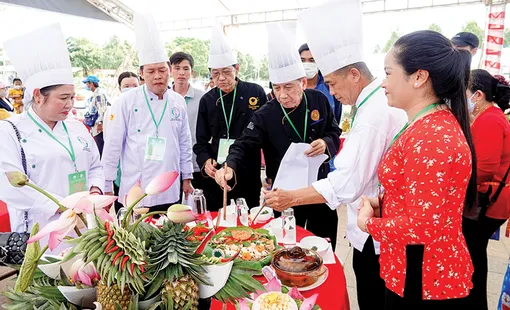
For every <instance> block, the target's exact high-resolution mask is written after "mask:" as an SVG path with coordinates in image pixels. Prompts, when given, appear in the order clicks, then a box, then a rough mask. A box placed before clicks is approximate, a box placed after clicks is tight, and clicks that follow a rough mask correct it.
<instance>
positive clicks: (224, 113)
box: [220, 87, 237, 140]
mask: <svg viewBox="0 0 510 310" xmlns="http://www.w3.org/2000/svg"><path fill="white" fill-rule="evenodd" d="M236 94H237V87H236V88H234V98H232V108H231V109H230V118H229V119H227V111H225V103H224V102H223V94H222V92H221V89H220V100H221V108H222V109H223V116H224V117H225V124H226V125H227V140H230V125H231V124H232V115H234V105H235V103H236Z"/></svg>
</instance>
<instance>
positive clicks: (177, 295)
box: [161, 275, 198, 310]
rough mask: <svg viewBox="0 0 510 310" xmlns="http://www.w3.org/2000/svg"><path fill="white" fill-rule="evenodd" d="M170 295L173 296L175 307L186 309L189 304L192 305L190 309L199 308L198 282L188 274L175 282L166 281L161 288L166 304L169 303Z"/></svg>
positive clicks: (195, 309)
mask: <svg viewBox="0 0 510 310" xmlns="http://www.w3.org/2000/svg"><path fill="white" fill-rule="evenodd" d="M168 296H170V297H171V298H172V302H173V305H174V309H185V308H186V306H187V305H188V304H189V305H190V307H189V308H188V309H190V310H197V309H198V284H197V282H195V281H194V280H193V279H192V278H191V277H190V276H188V275H185V276H184V277H181V278H179V279H177V280H175V281H173V282H169V281H165V285H164V286H163V290H161V297H162V299H163V301H164V303H165V304H168V300H167V298H168Z"/></svg>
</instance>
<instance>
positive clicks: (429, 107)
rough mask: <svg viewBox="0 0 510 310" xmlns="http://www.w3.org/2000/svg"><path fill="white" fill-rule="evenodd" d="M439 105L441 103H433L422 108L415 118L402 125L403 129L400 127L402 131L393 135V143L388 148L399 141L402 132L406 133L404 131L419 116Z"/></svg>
mask: <svg viewBox="0 0 510 310" xmlns="http://www.w3.org/2000/svg"><path fill="white" fill-rule="evenodd" d="M438 105H439V103H433V104H431V105H428V106H426V107H425V108H423V109H421V110H420V112H418V113H417V114H416V115H415V116H414V117H413V119H412V120H411V121H410V122H407V123H406V124H405V125H404V127H402V129H400V131H399V132H398V133H397V135H396V136H395V137H393V140H391V143H390V145H388V149H389V148H390V147H391V146H392V145H393V143H395V141H397V139H398V138H399V137H400V136H401V135H402V133H404V131H405V130H406V129H407V127H409V125H411V124H412V123H413V122H414V121H415V120H416V119H417V118H418V117H420V116H421V115H423V114H424V113H426V112H428V111H430V110H432V109H433V108H435V107H437V106H438Z"/></svg>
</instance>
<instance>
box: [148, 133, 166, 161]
mask: <svg viewBox="0 0 510 310" xmlns="http://www.w3.org/2000/svg"><path fill="white" fill-rule="evenodd" d="M165 151H166V138H158V137H148V138H147V146H146V147H145V160H150V161H157V162H162V161H163V158H164V157H165Z"/></svg>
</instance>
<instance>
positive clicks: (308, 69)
mask: <svg viewBox="0 0 510 310" xmlns="http://www.w3.org/2000/svg"><path fill="white" fill-rule="evenodd" d="M303 67H304V68H305V75H306V78H307V79H313V78H314V77H315V76H316V75H317V73H318V72H319V69H318V68H317V64H316V63H314V62H304V63H303Z"/></svg>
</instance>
